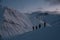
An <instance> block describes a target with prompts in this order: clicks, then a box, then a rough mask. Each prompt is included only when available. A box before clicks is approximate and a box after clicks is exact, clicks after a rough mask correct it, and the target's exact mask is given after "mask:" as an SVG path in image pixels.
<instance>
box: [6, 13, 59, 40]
mask: <svg viewBox="0 0 60 40" xmlns="http://www.w3.org/2000/svg"><path fill="white" fill-rule="evenodd" d="M27 16H28V17H29V18H30V20H31V22H32V24H33V25H38V24H39V23H40V22H39V21H40V20H42V21H43V22H44V21H45V22H47V23H48V24H49V25H51V26H50V27H49V26H46V27H45V28H42V29H37V30H34V31H32V32H28V33H26V34H23V35H17V36H15V37H11V38H7V39H5V40H60V15H55V14H54V15H52V14H48V15H44V14H42V16H44V17H43V18H42V19H40V16H41V14H38V13H36V14H35V13H34V14H27ZM36 17H37V18H36ZM37 19H40V20H37ZM43 22H41V23H43Z"/></svg>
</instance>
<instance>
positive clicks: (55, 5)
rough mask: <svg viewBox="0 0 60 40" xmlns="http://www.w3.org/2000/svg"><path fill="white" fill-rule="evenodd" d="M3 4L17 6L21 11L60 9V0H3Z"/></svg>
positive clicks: (11, 6)
mask: <svg viewBox="0 0 60 40" xmlns="http://www.w3.org/2000/svg"><path fill="white" fill-rule="evenodd" d="M1 4H2V5H3V6H8V7H10V8H15V9H16V10H18V11H20V12H23V13H25V12H33V11H55V10H57V11H60V0H2V2H1Z"/></svg>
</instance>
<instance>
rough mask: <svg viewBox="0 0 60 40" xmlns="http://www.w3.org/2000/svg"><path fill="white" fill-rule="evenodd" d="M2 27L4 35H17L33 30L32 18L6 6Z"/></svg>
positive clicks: (0, 31)
mask: <svg viewBox="0 0 60 40" xmlns="http://www.w3.org/2000/svg"><path fill="white" fill-rule="evenodd" d="M3 10H4V11H3V15H2V16H3V20H2V26H1V29H0V34H1V35H2V37H9V36H15V35H19V34H23V33H25V32H29V31H32V24H31V22H30V20H29V19H28V18H27V17H26V16H25V14H23V13H19V12H18V11H16V10H12V9H9V8H7V7H4V9H3Z"/></svg>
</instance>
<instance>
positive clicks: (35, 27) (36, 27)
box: [32, 22, 46, 30]
mask: <svg viewBox="0 0 60 40" xmlns="http://www.w3.org/2000/svg"><path fill="white" fill-rule="evenodd" d="M45 27H46V22H44V28H45ZM38 28H39V29H40V28H41V24H39V26H33V27H32V29H33V30H35V29H38Z"/></svg>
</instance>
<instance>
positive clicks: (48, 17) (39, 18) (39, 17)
mask: <svg viewBox="0 0 60 40" xmlns="http://www.w3.org/2000/svg"><path fill="white" fill-rule="evenodd" d="M54 13H55V12H54ZM54 13H53V12H45V13H41V12H33V13H32V14H26V15H27V16H28V17H29V19H30V20H31V22H32V24H33V25H34V26H36V25H37V26H38V24H41V25H42V27H43V24H44V22H46V23H47V24H46V26H48V27H52V26H60V25H59V24H60V14H57V13H55V14H54Z"/></svg>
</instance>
